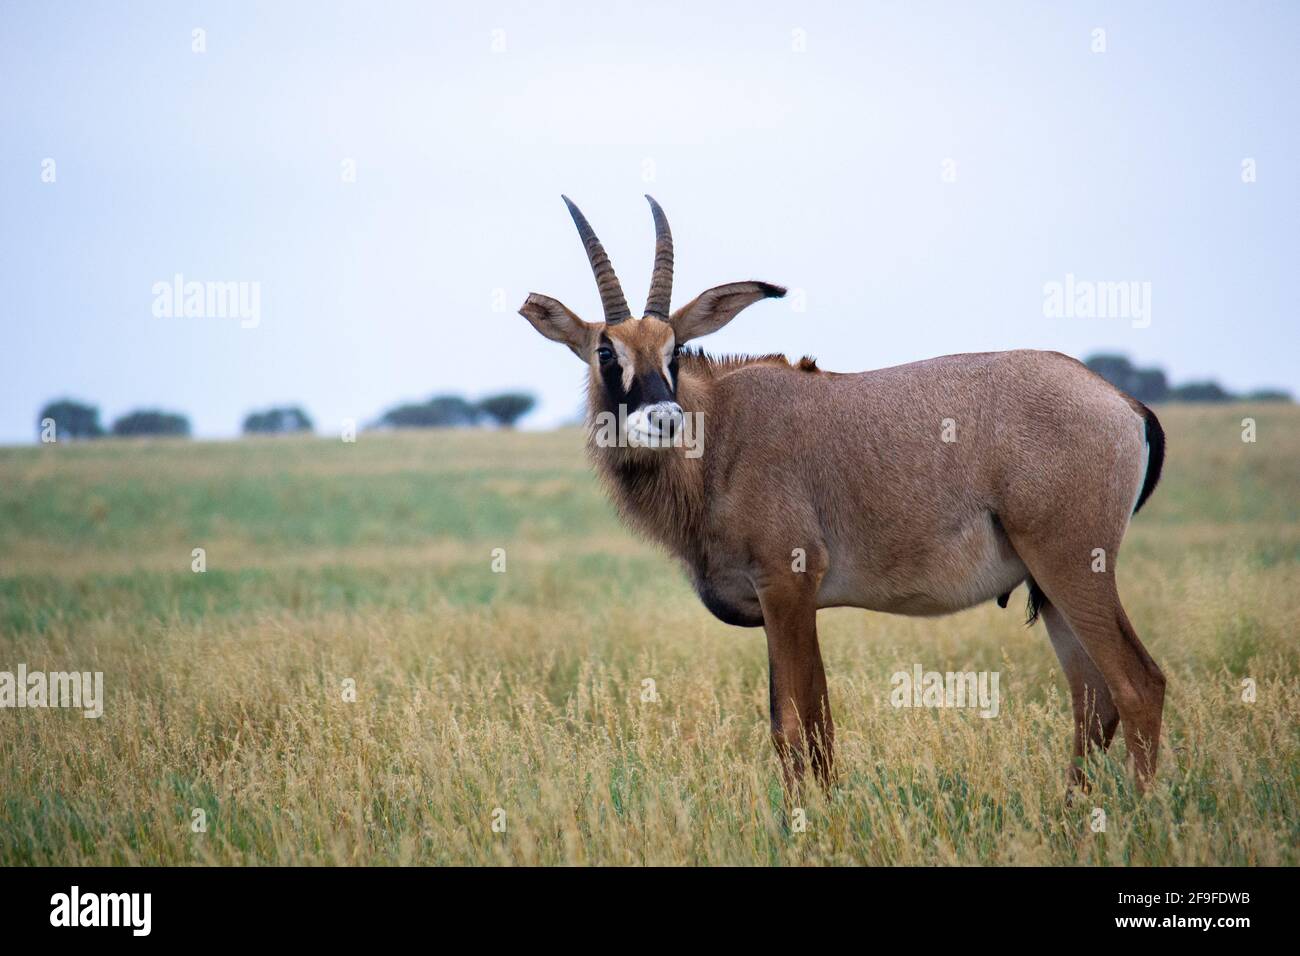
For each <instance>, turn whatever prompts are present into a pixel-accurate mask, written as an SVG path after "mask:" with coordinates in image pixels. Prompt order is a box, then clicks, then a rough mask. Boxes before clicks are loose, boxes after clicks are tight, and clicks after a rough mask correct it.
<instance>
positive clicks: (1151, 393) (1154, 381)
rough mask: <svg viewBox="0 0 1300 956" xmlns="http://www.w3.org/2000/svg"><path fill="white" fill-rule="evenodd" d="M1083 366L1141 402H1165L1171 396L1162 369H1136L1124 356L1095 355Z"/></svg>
mask: <svg viewBox="0 0 1300 956" xmlns="http://www.w3.org/2000/svg"><path fill="white" fill-rule="evenodd" d="M1083 364H1085V365H1087V366H1088V368H1090V369H1092V370H1093V371H1094V372H1096V373H1097V374H1098V375H1100V376H1101V377H1102V378H1104V379H1105V380H1106V381H1108V382H1110V384H1112V385H1114V386H1115V387H1116V388H1119V389H1122V390H1124V391H1125V392H1128V393H1129V394H1130V395H1132V396H1133V397H1134V398H1136V399H1137V400H1138V401H1139V402H1163V401H1164V400H1165V399H1166V398H1167V397H1168V395H1169V381H1168V379H1166V378H1165V373H1164V372H1163V371H1162V370H1161V369H1158V368H1136V367H1135V366H1134V365H1133V363H1132V362H1130V361H1129V360H1128V358H1127V357H1125V356H1123V355H1111V354H1105V353H1103V354H1100V355H1093V356H1090V357H1089V358H1088V360H1087V361H1085V362H1084V363H1083Z"/></svg>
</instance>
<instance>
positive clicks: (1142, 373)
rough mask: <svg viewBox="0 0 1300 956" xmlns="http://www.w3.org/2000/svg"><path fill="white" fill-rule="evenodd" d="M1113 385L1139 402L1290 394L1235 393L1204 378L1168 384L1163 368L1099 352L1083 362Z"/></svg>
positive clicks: (1278, 398) (1265, 398)
mask: <svg viewBox="0 0 1300 956" xmlns="http://www.w3.org/2000/svg"><path fill="white" fill-rule="evenodd" d="M1083 364H1084V365H1086V366H1088V368H1090V369H1092V370H1093V371H1094V372H1096V373H1097V374H1098V375H1100V376H1101V377H1102V378H1104V379H1105V380H1106V381H1108V382H1110V383H1111V384H1112V385H1114V386H1115V387H1116V388H1119V389H1123V390H1124V391H1126V392H1128V393H1129V394H1130V395H1132V396H1133V397H1134V398H1136V399H1137V400H1138V401H1139V402H1143V403H1145V404H1155V403H1159V402H1289V401H1291V400H1292V399H1291V393H1290V392H1286V391H1283V390H1282V389H1280V388H1259V389H1255V390H1254V391H1250V392H1245V393H1242V394H1235V393H1233V392H1230V391H1228V389H1226V388H1224V387H1223V386H1222V385H1220V384H1219V383H1218V382H1216V381H1213V380H1212V379H1205V380H1202V381H1197V382H1185V383H1184V384H1182V385H1170V384H1169V379H1168V377H1167V376H1166V375H1165V373H1164V369H1159V368H1154V367H1152V368H1138V367H1137V366H1135V365H1134V364H1133V363H1132V362H1130V361H1129V359H1128V357H1127V356H1124V355H1117V354H1113V353H1108V352H1105V353H1100V354H1097V355H1092V356H1089V357H1088V359H1087V360H1086V361H1085V362H1084V363H1083Z"/></svg>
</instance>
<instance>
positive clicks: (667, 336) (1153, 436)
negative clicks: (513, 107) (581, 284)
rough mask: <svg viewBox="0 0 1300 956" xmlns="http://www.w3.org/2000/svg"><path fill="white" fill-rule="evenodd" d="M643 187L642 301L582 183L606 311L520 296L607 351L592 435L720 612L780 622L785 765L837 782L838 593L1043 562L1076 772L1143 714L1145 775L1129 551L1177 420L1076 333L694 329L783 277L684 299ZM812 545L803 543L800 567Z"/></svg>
mask: <svg viewBox="0 0 1300 956" xmlns="http://www.w3.org/2000/svg"><path fill="white" fill-rule="evenodd" d="M646 198H647V199H649V201H650V209H651V212H652V213H653V215H654V222H655V233H656V242H655V259H654V271H653V274H652V276H651V280H650V294H649V298H648V300H647V301H646V307H645V314H644V317H643V318H641V319H635V318H633V317H632V314H631V313H630V311H629V310H628V307H627V302H626V300H625V299H624V297H623V292H622V289H621V287H620V285H619V281H618V278H617V277H616V276H615V274H614V269H613V267H612V266H611V265H610V261H609V257H608V256H607V255H606V254H605V250H604V248H603V247H602V246H601V244H600V240H599V239H597V238H596V235H595V233H594V232H593V231H592V229H591V226H590V225H589V224H588V223H587V220H586V218H585V217H584V216H583V215H582V213H581V212H580V211H579V210H578V208H577V207H576V206H574V205H573V203H572V202H570V201H569V200H568V198H567V197H566V198H565V200H564V201H565V203H566V204H567V205H568V207H569V212H570V213H571V214H572V216H573V221H574V223H575V224H576V225H577V227H578V234H579V236H581V238H582V242H583V245H584V246H585V248H586V251H587V258H588V259H589V260H590V262H591V268H592V271H593V272H594V274H595V277H596V284H597V286H598V287H599V290H600V300H601V305H602V306H603V308H604V312H605V321H604V322H603V323H601V322H585V321H583V320H582V319H580V318H579V317H578V316H576V315H575V314H574V313H573V312H571V311H569V309H567V308H566V307H565V306H564V305H562V304H561V303H560V302H558V301H556V300H555V299H552V298H549V297H548V296H544V295H537V294H533V295H530V296H529V297H528V299H527V301H526V302H525V303H524V305H523V307H522V308H521V309H520V310H519V311H520V313H521V314H522V315H523V316H524V318H526V319H528V321H529V322H531V323H532V325H533V327H534V328H535V329H537V331H539V332H541V333H542V335H544V336H546V337H547V338H548V339H553V340H554V341H557V342H562V343H563V344H565V345H567V346H568V347H569V348H570V349H571V350H572V351H573V353H574V354H575V355H577V356H578V358H579V359H581V360H582V361H583V362H585V363H586V364H587V367H588V372H589V376H588V413H589V424H590V425H591V426H592V427H591V429H590V432H589V437H588V448H589V451H590V453H591V457H592V459H593V460H594V463H595V466H596V468H597V470H598V471H599V473H600V476H601V478H602V479H603V481H604V483H605V485H606V486H607V488H608V491H609V493H610V495H611V496H612V498H613V500H614V501H615V503H616V504H617V505H618V508H619V510H620V511H621V512H622V514H623V516H624V518H625V519H626V520H627V521H628V522H629V523H630V524H631V525H633V526H634V527H635V528H637V529H639V530H640V531H642V532H644V533H645V534H647V535H648V536H650V537H651V538H654V539H657V540H658V541H659V542H661V543H662V544H664V545H666V546H667V548H668V549H669V550H670V551H671V552H672V553H673V554H675V555H676V556H677V557H679V558H680V559H681V560H682V561H683V562H684V564H685V566H686V570H687V572H688V573H689V574H690V576H691V578H692V580H693V581H694V583H695V588H696V590H697V591H698V592H699V595H700V599H701V600H702V601H703V602H704V605H705V607H707V608H708V609H709V610H710V611H711V612H713V614H714V615H715V616H716V617H718V618H719V619H721V620H722V621H725V622H726V623H728V624H735V625H739V626H741V627H758V626H760V625H761V626H763V627H764V628H765V629H766V633H767V650H768V663H769V703H770V707H771V719H772V737H773V742H774V744H775V746H776V749H777V753H778V754H779V755H780V757H781V760H782V765H783V768H784V774H785V778H786V782H787V785H788V786H790V785H794V784H795V783H796V782H797V781H798V780H799V779H800V778H801V777H802V775H803V773H804V768H805V767H806V766H807V765H809V764H811V766H812V768H813V770H814V772H815V773H816V775H817V776H818V778H819V779H820V780H821V781H822V782H823V783H827V782H829V780H830V776H831V765H832V741H833V737H834V727H833V724H832V722H831V713H830V702H829V700H828V699H827V691H826V674H825V671H824V670H823V667H822V659H821V652H820V650H819V648H818V644H817V610H818V609H819V608H824V607H843V606H849V607H860V608H866V609H868V610H873V611H888V612H891V613H895V614H908V615H940V614H948V613H951V612H953V611H959V610H961V609H963V608H968V607H971V606H972V605H975V604H979V603H980V602H982V601H988V600H991V599H994V598H997V599H998V601H999V603H1000V604H1001V605H1003V606H1005V605H1006V601H1007V596H1008V594H1009V592H1010V591H1011V590H1012V589H1013V588H1015V587H1016V586H1017V585H1019V584H1021V583H1024V582H1027V583H1028V586H1029V615H1030V617H1029V620H1030V622H1031V623H1032V621H1033V620H1035V619H1036V618H1037V617H1038V616H1039V615H1041V616H1042V617H1043V619H1044V620H1045V621H1046V623H1047V632H1048V635H1049V637H1050V638H1051V642H1052V647H1053V648H1054V649H1055V651H1056V655H1057V657H1058V658H1059V659H1060V662H1061V666H1062V668H1063V669H1064V670H1065V675H1066V678H1067V679H1068V681H1069V684H1070V695H1071V700H1072V703H1073V709H1074V724H1075V727H1074V758H1075V759H1074V761H1073V762H1072V764H1071V766H1070V784H1071V785H1080V786H1086V780H1085V779H1084V775H1083V770H1082V767H1081V764H1082V762H1083V761H1082V758H1083V757H1084V756H1085V754H1086V752H1087V751H1088V750H1089V749H1090V748H1092V747H1094V746H1097V747H1100V748H1102V749H1104V748H1106V747H1107V746H1109V744H1110V741H1111V738H1112V736H1113V735H1114V733H1115V728H1116V725H1117V724H1118V723H1119V722H1120V721H1123V723H1124V729H1125V736H1126V739H1127V741H1128V745H1129V750H1130V752H1131V754H1132V756H1133V760H1134V764H1135V769H1136V772H1137V779H1138V784H1139V786H1145V784H1146V783H1147V782H1148V781H1149V780H1150V779H1151V777H1152V775H1153V773H1154V772H1155V767H1156V753H1157V747H1158V745H1159V740H1160V720H1161V713H1162V709H1163V705H1164V694H1165V678H1164V675H1163V674H1162V673H1161V672H1160V668H1159V667H1157V666H1156V663H1155V661H1153V660H1152V659H1151V657H1150V655H1148V654H1147V652H1146V650H1145V648H1143V646H1142V643H1141V641H1139V640H1138V636H1137V634H1136V633H1135V632H1134V630H1133V625H1132V624H1130V623H1129V619H1128V616H1127V615H1126V614H1125V613H1124V608H1123V607H1122V606H1121V604H1120V600H1119V592H1118V590H1117V588H1116V584H1115V574H1114V570H1115V560H1116V557H1117V553H1118V551H1119V546H1120V541H1121V540H1122V539H1123V537H1124V532H1125V530H1126V529H1127V528H1128V523H1129V519H1130V517H1132V515H1133V514H1135V513H1136V512H1137V510H1138V509H1140V508H1141V507H1142V505H1143V503H1144V502H1145V501H1146V500H1147V498H1148V497H1149V496H1150V494H1151V492H1152V490H1153V489H1154V488H1155V486H1156V482H1157V481H1158V480H1159V478H1160V467H1161V464H1162V462H1163V459H1164V433H1163V432H1162V430H1161V428H1160V423H1159V422H1158V421H1157V420H1156V417H1155V415H1154V414H1152V412H1151V410H1150V409H1149V408H1147V407H1146V406H1144V405H1142V403H1140V402H1138V401H1136V400H1134V399H1133V398H1130V397H1129V396H1128V395H1125V394H1124V393H1123V392H1121V391H1119V390H1118V389H1116V388H1114V387H1113V386H1111V385H1110V384H1108V383H1107V382H1105V381H1104V380H1103V379H1101V378H1100V377H1098V376H1097V375H1094V374H1093V373H1092V372H1090V371H1089V370H1088V369H1087V368H1085V367H1084V366H1083V365H1081V364H1080V363H1079V362H1077V361H1075V360H1074V359H1072V358H1069V357H1068V356H1065V355H1061V354H1060V353H1057V352H1037V351H1014V352H983V353H974V354H968V355H948V356H944V357H942V358H935V359H929V360H927V361H924V362H915V363H912V364H910V365H901V366H897V367H895V368H886V369H880V370H878V371H873V372H860V373H856V374H840V373H834V372H825V371H821V370H820V369H818V368H817V366H816V364H815V363H814V362H813V361H812V360H810V359H804V360H803V361H801V362H799V363H798V364H791V363H789V362H787V361H786V359H785V358H784V357H783V356H781V355H764V356H760V357H739V358H712V357H710V356H707V355H705V354H703V353H702V352H700V351H697V350H693V349H685V348H684V346H685V345H686V343H687V342H689V341H691V340H692V339H696V338H699V337H700V336H702V335H707V334H708V333H710V332H714V331H716V330H718V329H720V328H721V327H722V326H724V325H726V324H727V323H728V322H730V321H731V320H732V319H733V318H735V316H736V314H737V313H738V312H740V310H741V309H743V308H745V307H746V306H748V305H751V304H753V303H754V302H757V301H758V300H760V299H763V298H768V297H777V298H779V297H780V296H782V295H784V294H785V290H784V289H782V288H780V287H779V286H775V285H769V284H768V283H766V282H733V283H731V284H729V285H722V286H718V287H716V288H713V289H710V290H708V291H707V292H705V293H703V294H702V295H700V296H698V297H697V298H695V299H693V300H692V301H690V302H689V303H687V304H686V305H684V306H682V307H681V308H680V309H678V310H677V311H675V312H670V311H669V299H670V296H671V293H672V279H673V241H672V234H671V233H670V231H669V229H668V222H667V219H666V218H665V217H664V213H663V210H662V209H660V208H659V204H658V203H656V202H655V201H654V200H653V199H651V198H650V197H649V196H647V197H646ZM620 410H622V411H623V412H624V415H619V412H620ZM688 415H689V416H692V417H694V416H702V421H703V423H704V426H705V434H704V436H703V437H704V439H705V441H704V447H703V454H700V455H696V456H691V455H690V454H688V453H687V452H686V451H685V449H684V448H683V447H682V445H681V443H676V444H674V443H673V442H672V437H673V435H674V433H675V432H676V431H677V430H679V429H681V427H682V425H683V423H684V419H685V416H688ZM614 416H617V418H616V421H617V422H618V424H617V426H616V427H617V429H618V438H619V440H618V441H616V442H611V441H598V440H597V435H596V428H595V422H596V421H597V419H599V418H602V417H603V418H604V420H605V421H608V420H609V419H610V418H611V417H614ZM945 428H947V429H949V430H950V431H952V430H954V429H955V434H949V435H947V436H944V434H943V432H944V430H945ZM945 437H946V438H947V440H945ZM954 438H955V440H953V439H954ZM664 439H666V440H664ZM655 446H658V447H655ZM1098 548H1100V549H1102V551H1101V552H1100V553H1101V554H1102V555H1103V559H1104V570H1096V568H1097V555H1098V553H1099V552H1097V551H1096V549H1098ZM795 549H803V551H802V553H803V554H804V555H805V556H806V559H805V563H804V565H803V567H802V569H799V570H796V568H797V567H798V562H796V561H792V555H794V554H796V552H795Z"/></svg>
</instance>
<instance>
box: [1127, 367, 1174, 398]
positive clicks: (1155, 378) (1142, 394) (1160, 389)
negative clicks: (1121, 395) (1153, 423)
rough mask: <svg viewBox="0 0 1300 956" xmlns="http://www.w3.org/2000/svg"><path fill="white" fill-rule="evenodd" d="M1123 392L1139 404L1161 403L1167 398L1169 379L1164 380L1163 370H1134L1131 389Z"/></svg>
mask: <svg viewBox="0 0 1300 956" xmlns="http://www.w3.org/2000/svg"><path fill="white" fill-rule="evenodd" d="M1125 391H1127V392H1128V393H1129V394H1130V395H1132V396H1133V397H1134V398H1136V399H1137V400H1138V401H1139V402H1146V403H1148V404H1151V403H1154V402H1163V401H1164V400H1165V399H1167V398H1168V397H1169V379H1167V378H1165V373H1164V370H1163V369H1158V368H1142V369H1134V370H1133V378H1132V387H1131V388H1127V389H1125Z"/></svg>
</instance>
